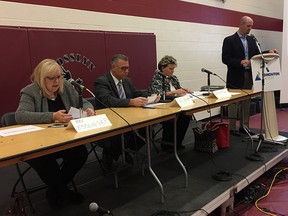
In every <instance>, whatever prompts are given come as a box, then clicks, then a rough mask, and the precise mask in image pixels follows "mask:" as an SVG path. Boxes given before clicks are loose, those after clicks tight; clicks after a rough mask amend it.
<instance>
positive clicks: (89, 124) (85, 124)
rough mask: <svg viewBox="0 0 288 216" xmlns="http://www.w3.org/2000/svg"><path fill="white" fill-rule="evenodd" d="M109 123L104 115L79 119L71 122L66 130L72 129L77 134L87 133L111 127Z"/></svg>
mask: <svg viewBox="0 0 288 216" xmlns="http://www.w3.org/2000/svg"><path fill="white" fill-rule="evenodd" d="M111 125H112V124H111V122H110V121H109V119H108V118H107V116H106V115H105V114H101V115H95V116H90V117H85V118H80V119H74V120H71V121H70V122H69V124H68V126H67V129H71V128H74V129H75V130H76V131H77V132H83V131H88V130H92V129H97V128H102V127H107V126H111Z"/></svg>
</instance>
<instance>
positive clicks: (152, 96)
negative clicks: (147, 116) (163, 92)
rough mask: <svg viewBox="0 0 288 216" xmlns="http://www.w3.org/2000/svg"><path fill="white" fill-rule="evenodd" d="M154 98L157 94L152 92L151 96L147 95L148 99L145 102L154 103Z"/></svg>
mask: <svg viewBox="0 0 288 216" xmlns="http://www.w3.org/2000/svg"><path fill="white" fill-rule="evenodd" d="M156 98H157V95H156V94H152V95H151V96H149V97H147V99H148V102H147V104H151V103H154V101H155V100H156Z"/></svg>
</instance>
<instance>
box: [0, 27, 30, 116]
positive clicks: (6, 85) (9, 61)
mask: <svg viewBox="0 0 288 216" xmlns="http://www.w3.org/2000/svg"><path fill="white" fill-rule="evenodd" d="M0 35H1V40H0V47H1V58H0V68H1V69H0V73H1V79H0V92H1V108H0V116H2V114H4V113H5V112H11V111H15V110H16V109H17V107H18V102H19V98H20V97H19V96H20V93H19V92H20V90H21V88H23V87H24V86H25V85H27V84H28V83H30V77H29V75H28V74H30V73H31V67H30V58H29V46H28V37H27V30H26V29H21V28H8V27H0Z"/></svg>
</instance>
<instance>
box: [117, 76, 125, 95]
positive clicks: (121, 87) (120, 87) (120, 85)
mask: <svg viewBox="0 0 288 216" xmlns="http://www.w3.org/2000/svg"><path fill="white" fill-rule="evenodd" d="M117 88H118V93H119V98H121V99H124V98H126V96H125V92H124V88H123V85H122V81H121V80H120V81H119V82H118V83H117Z"/></svg>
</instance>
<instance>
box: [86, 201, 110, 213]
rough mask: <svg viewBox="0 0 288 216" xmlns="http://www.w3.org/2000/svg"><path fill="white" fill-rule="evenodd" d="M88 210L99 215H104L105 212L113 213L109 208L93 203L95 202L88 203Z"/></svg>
mask: <svg viewBox="0 0 288 216" xmlns="http://www.w3.org/2000/svg"><path fill="white" fill-rule="evenodd" d="M89 210H90V211H91V212H97V213H98V215H99V216H102V215H106V214H107V215H113V214H112V212H110V211H109V210H106V209H104V208H102V207H100V206H98V204H97V203H95V202H92V203H90V205H89Z"/></svg>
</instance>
